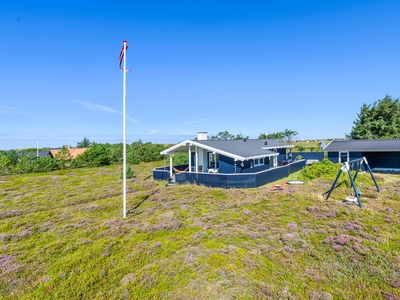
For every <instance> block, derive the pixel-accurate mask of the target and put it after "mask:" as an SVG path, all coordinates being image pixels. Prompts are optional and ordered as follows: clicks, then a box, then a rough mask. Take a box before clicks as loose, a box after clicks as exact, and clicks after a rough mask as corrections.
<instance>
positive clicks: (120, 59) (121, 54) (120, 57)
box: [119, 41, 128, 72]
mask: <svg viewBox="0 0 400 300" xmlns="http://www.w3.org/2000/svg"><path fill="white" fill-rule="evenodd" d="M123 43H124V44H125V43H126V41H123ZM126 50H128V45H126V48H125V51H126ZM123 59H124V45H122V49H121V52H120V53H119V68H120V69H121V70H122V72H123V71H124V68H122V60H123Z"/></svg>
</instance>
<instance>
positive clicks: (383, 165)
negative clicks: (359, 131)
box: [323, 139, 400, 172]
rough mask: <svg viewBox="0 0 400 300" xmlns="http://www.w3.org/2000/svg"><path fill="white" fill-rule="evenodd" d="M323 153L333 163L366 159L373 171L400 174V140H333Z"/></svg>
mask: <svg viewBox="0 0 400 300" xmlns="http://www.w3.org/2000/svg"><path fill="white" fill-rule="evenodd" d="M323 151H325V152H327V153H328V159H329V160H331V161H333V162H339V163H343V162H346V161H350V160H354V159H357V158H361V157H365V158H366V159H367V161H368V163H369V165H370V167H371V169H372V170H375V171H395V172H396V171H397V172H400V139H374V140H333V141H331V142H330V143H329V144H328V145H326V146H325V147H324V148H323Z"/></svg>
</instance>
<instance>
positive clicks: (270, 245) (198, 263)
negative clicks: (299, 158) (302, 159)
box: [0, 162, 400, 299]
mask: <svg viewBox="0 0 400 300" xmlns="http://www.w3.org/2000/svg"><path fill="white" fill-rule="evenodd" d="M161 163H162V162H159V163H148V164H140V165H137V166H135V167H134V170H135V172H136V176H135V177H134V178H133V179H129V180H128V194H127V203H128V216H127V218H126V219H123V218H122V181H121V180H120V179H119V178H120V172H121V166H113V167H107V168H94V169H80V170H63V171H56V172H52V173H43V174H28V175H19V176H10V177H0V298H1V299H399V298H400V292H399V289H400V176H399V175H377V179H378V182H379V184H380V186H381V188H382V191H381V192H380V193H378V192H377V191H376V189H375V187H374V185H373V184H366V183H363V186H362V192H363V194H362V201H363V208H362V209H360V208H359V207H358V206H357V205H355V204H348V203H344V202H343V201H342V200H343V199H344V198H345V197H346V196H348V195H349V193H350V192H351V191H350V189H349V188H346V187H345V185H341V186H340V187H339V188H337V189H335V190H334V192H333V193H332V195H331V197H330V199H329V200H324V198H323V196H322V193H323V192H325V191H327V190H328V189H329V188H330V186H331V184H332V182H333V179H334V178H332V180H323V179H317V180H315V181H313V182H307V183H306V184H305V185H303V186H287V187H286V189H285V190H283V191H272V190H271V186H270V185H267V186H264V187H261V188H257V189H229V190H225V189H219V188H215V189H211V188H206V187H203V186H192V185H175V186H170V187H165V182H158V181H153V179H152V169H153V168H154V167H155V166H159V165H160V164H161ZM359 176H367V174H361V175H359ZM292 177H293V178H295V177H296V175H294V176H292ZM363 182H367V183H368V181H363Z"/></svg>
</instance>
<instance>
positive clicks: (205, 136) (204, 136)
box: [197, 132, 208, 141]
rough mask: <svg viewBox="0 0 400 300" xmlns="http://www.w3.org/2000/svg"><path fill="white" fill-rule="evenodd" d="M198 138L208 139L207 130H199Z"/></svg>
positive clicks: (199, 139)
mask: <svg viewBox="0 0 400 300" xmlns="http://www.w3.org/2000/svg"><path fill="white" fill-rule="evenodd" d="M197 140H198V141H207V140H208V135H207V132H198V133H197Z"/></svg>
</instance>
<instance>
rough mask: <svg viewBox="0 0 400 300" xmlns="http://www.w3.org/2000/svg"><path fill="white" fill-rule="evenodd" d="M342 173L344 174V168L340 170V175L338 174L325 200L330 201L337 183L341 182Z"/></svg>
mask: <svg viewBox="0 0 400 300" xmlns="http://www.w3.org/2000/svg"><path fill="white" fill-rule="evenodd" d="M342 172H343V166H342V167H341V168H340V170H339V173H338V174H337V176H336V178H335V181H334V182H333V184H332V186H331V188H330V189H329V191H328V195H327V196H326V198H325V200H328V199H329V196H330V195H331V193H332V191H333V189H334V188H335V185H336V183H337V181H338V180H339V177H340V174H342Z"/></svg>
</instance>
